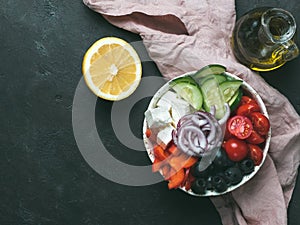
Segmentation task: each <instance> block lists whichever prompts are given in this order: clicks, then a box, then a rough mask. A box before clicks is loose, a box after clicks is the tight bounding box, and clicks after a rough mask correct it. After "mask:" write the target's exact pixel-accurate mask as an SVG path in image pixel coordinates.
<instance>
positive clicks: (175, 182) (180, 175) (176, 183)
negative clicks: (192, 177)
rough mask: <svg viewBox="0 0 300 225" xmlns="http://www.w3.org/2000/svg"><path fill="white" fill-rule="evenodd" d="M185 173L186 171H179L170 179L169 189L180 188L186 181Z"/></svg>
mask: <svg viewBox="0 0 300 225" xmlns="http://www.w3.org/2000/svg"><path fill="white" fill-rule="evenodd" d="M184 178H185V173H184V169H181V170H179V171H177V172H176V173H175V174H174V175H172V176H171V177H170V178H169V183H168V188H169V189H175V188H178V187H180V185H181V183H182V182H183V181H184Z"/></svg>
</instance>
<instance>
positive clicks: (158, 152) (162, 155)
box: [153, 145, 169, 161]
mask: <svg viewBox="0 0 300 225" xmlns="http://www.w3.org/2000/svg"><path fill="white" fill-rule="evenodd" d="M153 153H154V156H155V158H156V159H158V160H160V161H163V160H165V159H166V158H168V156H169V154H168V152H167V151H165V150H164V149H163V148H162V147H161V146H160V145H156V146H154V148H153Z"/></svg>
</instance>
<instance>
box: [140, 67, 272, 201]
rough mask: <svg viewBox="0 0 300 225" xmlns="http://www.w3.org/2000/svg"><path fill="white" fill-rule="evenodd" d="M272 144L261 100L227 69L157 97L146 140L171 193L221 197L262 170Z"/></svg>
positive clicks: (179, 80) (188, 77) (169, 87)
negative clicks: (175, 190) (178, 192)
mask: <svg viewBox="0 0 300 225" xmlns="http://www.w3.org/2000/svg"><path fill="white" fill-rule="evenodd" d="M270 139H271V128H270V122H269V117H268V113H267V109H266V107H265V105H264V103H263V101H262V99H261V97H260V96H259V94H258V93H257V92H256V91H255V90H254V89H253V88H252V87H251V86H250V85H249V84H248V83H247V82H245V81H243V80H242V79H240V78H238V77H237V76H235V75H233V74H231V73H228V72H227V71H226V67H224V66H222V65H218V64H213V65H208V66H206V67H204V68H202V69H200V70H199V71H193V72H189V73H186V74H183V75H181V76H179V77H176V78H174V79H172V80H170V81H168V82H167V83H166V84H164V85H163V86H162V87H161V88H160V89H159V90H158V91H157V92H156V93H155V95H154V96H153V97H152V99H151V101H150V103H149V105H148V108H147V110H146V111H145V119H144V124H143V140H144V145H145V148H146V150H147V153H148V156H149V158H150V160H151V162H152V171H153V172H154V173H155V172H159V173H160V174H161V175H162V177H163V178H164V180H165V182H166V186H167V187H168V188H169V189H181V190H182V191H184V192H186V193H188V194H191V195H195V196H217V195H222V194H225V193H228V192H230V191H233V190H234V189H236V188H238V187H240V186H241V185H243V184H245V183H246V182H247V181H248V180H250V179H251V178H252V177H253V176H254V175H255V174H256V173H257V171H258V170H259V169H260V168H261V166H262V164H263V163H264V161H265V158H266V155H267V152H268V149H269V145H270Z"/></svg>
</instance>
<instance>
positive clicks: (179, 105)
mask: <svg viewBox="0 0 300 225" xmlns="http://www.w3.org/2000/svg"><path fill="white" fill-rule="evenodd" d="M157 106H159V107H167V108H168V109H169V110H170V112H171V117H172V119H173V123H174V124H175V126H176V125H177V122H178V120H179V119H180V118H181V117H182V116H184V115H186V114H189V113H191V112H192V109H191V107H190V105H189V103H187V102H186V101H185V100H183V99H182V98H181V97H179V96H178V95H177V94H176V93H175V92H172V91H167V92H166V93H165V94H164V95H163V96H162V97H161V98H160V100H159V101H158V102H157Z"/></svg>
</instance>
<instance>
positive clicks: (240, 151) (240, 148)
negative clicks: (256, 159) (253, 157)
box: [225, 138, 248, 162]
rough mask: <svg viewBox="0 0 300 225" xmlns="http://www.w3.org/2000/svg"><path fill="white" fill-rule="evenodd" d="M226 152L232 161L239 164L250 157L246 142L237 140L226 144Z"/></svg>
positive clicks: (233, 139)
mask: <svg viewBox="0 0 300 225" xmlns="http://www.w3.org/2000/svg"><path fill="white" fill-rule="evenodd" d="M225 151H226V153H227V156H228V158H229V159H230V160H232V161H234V162H238V161H241V160H243V159H244V158H246V156H247V155H248V146H247V144H246V142H245V141H243V140H239V139H237V138H230V139H229V140H228V141H226V143H225Z"/></svg>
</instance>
